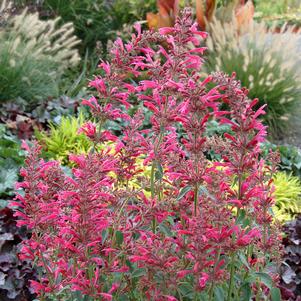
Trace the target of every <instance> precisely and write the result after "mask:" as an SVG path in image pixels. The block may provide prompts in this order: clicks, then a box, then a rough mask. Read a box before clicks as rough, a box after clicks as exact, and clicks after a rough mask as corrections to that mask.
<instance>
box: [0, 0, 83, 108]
mask: <svg viewBox="0 0 301 301" xmlns="http://www.w3.org/2000/svg"><path fill="white" fill-rule="evenodd" d="M10 7H11V4H10V3H9V2H6V1H4V2H2V4H0V17H1V19H0V22H1V24H0V45H1V46H0V102H5V101H10V100H13V99H16V98H17V97H21V98H23V99H25V100H26V101H27V103H33V104H34V103H35V102H36V101H37V99H44V98H45V97H48V96H58V94H59V81H60V78H61V76H62V75H63V73H64V71H65V70H66V69H67V68H69V67H71V66H74V65H76V64H77V63H78V62H79V60H80V57H79V54H78V51H77V49H76V48H75V46H76V45H77V44H78V43H79V40H78V39H77V37H76V36H75V35H74V34H73V32H74V29H73V25H72V23H66V24H64V25H62V26H60V25H59V22H60V19H59V18H57V19H54V20H47V21H43V20H40V19H39V16H38V14H37V13H34V14H33V13H29V12H28V10H27V9H25V10H24V11H23V12H22V13H21V14H19V15H14V14H12V13H11V9H10Z"/></svg>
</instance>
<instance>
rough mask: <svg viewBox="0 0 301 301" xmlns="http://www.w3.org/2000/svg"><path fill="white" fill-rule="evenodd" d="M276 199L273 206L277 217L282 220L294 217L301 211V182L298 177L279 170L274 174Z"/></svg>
mask: <svg viewBox="0 0 301 301" xmlns="http://www.w3.org/2000/svg"><path fill="white" fill-rule="evenodd" d="M274 185H275V199H276V203H275V206H274V207H273V212H274V214H275V218H276V219H278V220H280V221H282V222H283V221H288V220H291V219H293V217H294V215H296V214H298V213H301V182H300V179H299V178H298V177H294V176H292V175H288V174H287V173H285V172H278V173H276V174H275V176H274Z"/></svg>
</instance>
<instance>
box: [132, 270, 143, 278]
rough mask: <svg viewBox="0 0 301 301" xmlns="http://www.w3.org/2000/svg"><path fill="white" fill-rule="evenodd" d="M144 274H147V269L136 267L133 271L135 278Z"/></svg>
mask: <svg viewBox="0 0 301 301" xmlns="http://www.w3.org/2000/svg"><path fill="white" fill-rule="evenodd" d="M144 275H146V269H136V270H134V272H133V273H132V277H133V278H137V277H141V276H144Z"/></svg>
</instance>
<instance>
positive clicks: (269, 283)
mask: <svg viewBox="0 0 301 301" xmlns="http://www.w3.org/2000/svg"><path fill="white" fill-rule="evenodd" d="M258 278H259V280H260V282H261V283H263V284H264V285H265V286H266V287H268V288H269V289H272V287H273V280H272V278H271V276H270V275H269V274H267V273H254V274H252V275H251V280H252V282H256V281H257V279H258Z"/></svg>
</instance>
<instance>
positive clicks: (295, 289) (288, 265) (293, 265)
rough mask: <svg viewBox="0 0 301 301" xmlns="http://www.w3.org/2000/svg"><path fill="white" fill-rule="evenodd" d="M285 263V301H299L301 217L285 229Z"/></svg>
mask: <svg viewBox="0 0 301 301" xmlns="http://www.w3.org/2000/svg"><path fill="white" fill-rule="evenodd" d="M284 232H285V237H284V238H283V245H284V263H283V264H282V267H281V270H282V273H281V286H280V288H281V290H282V296H283V300H299V299H298V298H300V295H301V265H300V263H301V216H299V217H297V218H296V219H295V220H293V221H291V222H289V223H287V224H286V225H285V227H284Z"/></svg>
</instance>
